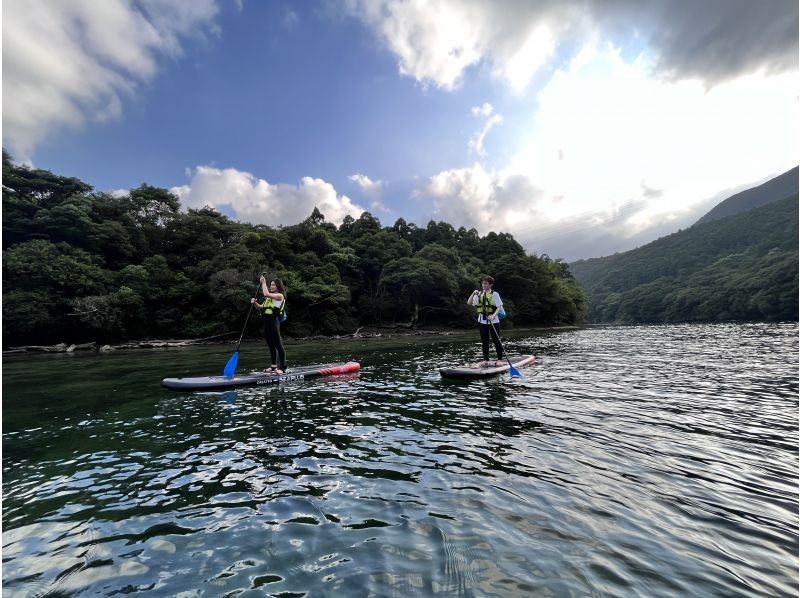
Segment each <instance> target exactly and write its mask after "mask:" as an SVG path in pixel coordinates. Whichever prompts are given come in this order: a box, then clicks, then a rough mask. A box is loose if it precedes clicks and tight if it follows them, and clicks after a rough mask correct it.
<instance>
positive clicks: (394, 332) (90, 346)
mask: <svg viewBox="0 0 800 598" xmlns="http://www.w3.org/2000/svg"><path fill="white" fill-rule="evenodd" d="M581 328H582V327H581V326H534V327H524V328H506V329H505V330H504V332H505V333H507V334H508V333H518V332H554V331H560V330H579V329H581ZM474 334H475V330H474V329H472V328H435V329H418V330H403V329H398V328H372V327H362V328H359V329H358V330H356V331H355V332H353V333H351V334H335V335H312V336H304V337H288V336H287V337H284V341H285V342H286V343H287V344H291V345H294V344H297V343H302V342H309V341H311V342H315V341H333V340H356V339H361V340H371V339H382V340H386V339H392V338H408V337H412V336H423V337H428V338H436V337H453V338H459V337H468V336H472V335H474ZM233 335H235V333H232V332H231V333H226V334H221V335H216V336H212V337H205V338H199V339H164V340H139V341H129V342H126V343H119V344H108V343H107V344H103V345H100V344H99V343H97V342H89V343H81V344H67V343H58V344H56V345H26V346H21V347H9V348H8V349H7V350H4V351H3V355H4V356H5V355H31V354H36V353H73V352H75V351H90V352H96V353H104V352H109V351H123V350H132V349H164V348H172V347H189V346H194V345H227V344H232V343H235V342H236V341H235V340H233V341H231V340H222V339H221V338H220V337H228V336H233ZM244 340H245V341H256V340H262V339H261V337H247V338H245V339H244Z"/></svg>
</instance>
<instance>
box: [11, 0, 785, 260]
mask: <svg viewBox="0 0 800 598" xmlns="http://www.w3.org/2000/svg"><path fill="white" fill-rule="evenodd" d="M2 40H3V43H2V53H3V60H2V113H3V121H2V136H3V147H4V148H5V149H6V150H7V151H8V152H10V153H11V155H12V157H13V158H14V160H15V161H17V162H20V163H24V164H28V165H30V166H32V167H35V168H44V169H47V170H51V171H53V172H54V173H56V174H59V175H63V176H75V177H78V178H80V179H81V180H83V181H85V182H86V183H89V184H90V185H92V186H93V187H94V188H95V189H96V190H98V191H108V192H113V193H124V192H125V191H127V190H130V189H132V188H135V187H138V186H139V185H141V184H142V183H147V184H149V185H155V186H157V187H163V188H166V189H170V190H172V191H173V192H174V193H176V194H177V195H178V197H179V198H180V200H181V205H182V207H183V209H189V208H200V207H203V206H206V205H208V206H211V207H213V208H215V209H217V210H219V211H220V212H222V213H225V214H227V215H229V216H231V217H232V218H234V219H236V220H239V221H242V222H250V223H254V224H267V225H270V226H278V225H291V224H295V223H297V222H300V221H301V220H303V219H305V218H307V217H308V216H309V215H310V214H311V212H312V211H313V209H314V207H318V208H319V209H320V211H321V212H322V213H323V214H324V216H325V218H326V220H327V221H328V222H333V223H335V224H339V223H340V222H341V221H342V219H343V218H344V217H345V216H346V215H351V216H353V217H355V218H357V217H358V216H359V215H360V214H361V213H363V212H364V211H367V212H370V213H371V214H372V215H373V216H375V217H377V218H378V219H379V220H380V221H381V223H382V224H383V225H384V226H391V225H392V224H394V222H395V221H396V220H397V219H398V218H403V219H405V220H406V221H407V222H414V223H416V224H417V225H418V226H422V227H424V226H425V225H426V224H427V223H428V221H429V220H431V219H433V220H436V221H442V220H443V221H446V222H449V223H450V224H452V225H453V226H455V227H460V226H464V227H466V228H468V229H469V228H475V229H477V230H478V232H479V233H480V234H481V235H485V234H487V233H488V232H489V231H496V232H509V233H511V234H512V235H514V237H515V238H516V239H517V240H518V241H519V242H520V243H521V244H522V245H523V246H524V247H525V249H526V250H527V251H528V252H529V253H531V254H536V255H542V254H547V255H549V256H550V257H552V258H554V259H555V258H561V259H563V260H565V261H574V260H576V259H582V258H591V257H599V256H604V255H610V254H612V253H615V252H619V251H625V250H628V249H632V248H634V247H637V246H640V245H643V244H645V243H647V242H649V241H652V240H654V239H656V238H658V237H661V236H664V235H666V234H670V233H672V232H675V231H677V230H678V229H680V228H686V227H688V226H690V225H691V224H692V223H694V222H695V221H696V220H697V219H698V218H700V217H701V216H702V215H703V214H704V213H705V212H707V211H708V210H709V209H711V208H712V207H713V206H714V205H716V204H717V203H718V202H720V201H722V200H723V199H725V198H726V197H728V196H730V195H732V194H733V193H736V192H738V191H741V190H743V189H745V188H748V187H751V186H754V185H756V184H759V183H761V182H763V181H765V180H768V179H770V178H772V177H774V176H777V175H779V174H781V173H783V172H785V171H787V170H789V169H790V168H792V167H794V166H795V165H797V164H798V161H800V154H799V153H798V149H799V147H798V139H800V126H799V125H800V110H799V107H800V106H799V101H798V92H799V91H800V85H798V84H799V83H800V73H799V72H798V3H797V1H796V0H766V1H763V2H754V1H752V0H540V1H535V0H492V1H491V2H490V1H488V0H440V1H428V2H425V1H421V0H407V1H404V0H396V1H389V0H324V1H317V2H311V1H300V0H297V1H288V0H286V1H282V0H271V1H266V0H238V1H236V0H185V1H182V0H136V1H134V0H103V1H102V2H97V1H95V0H69V1H57V0H5V1H4V2H3V3H2Z"/></svg>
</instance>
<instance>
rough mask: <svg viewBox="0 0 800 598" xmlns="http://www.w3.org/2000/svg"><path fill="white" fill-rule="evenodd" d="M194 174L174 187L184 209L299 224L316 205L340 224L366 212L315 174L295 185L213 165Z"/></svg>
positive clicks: (274, 223)
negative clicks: (223, 210) (229, 211)
mask: <svg viewBox="0 0 800 598" xmlns="http://www.w3.org/2000/svg"><path fill="white" fill-rule="evenodd" d="M191 177H192V179H191V181H190V183H189V184H188V185H183V186H180V187H174V188H172V189H171V191H172V192H173V193H175V194H176V195H177V196H178V197H179V198H180V200H181V204H182V205H183V206H184V207H185V208H202V207H204V206H210V207H212V208H215V209H220V208H221V207H224V206H230V207H231V209H232V210H233V211H234V213H235V217H236V219H237V220H240V221H243V222H250V223H252V224H267V225H270V226H277V225H289V224H296V223H297V222H300V221H302V220H305V219H306V218H308V217H309V216H310V215H311V212H312V211H313V210H314V208H315V207H316V208H319V211H320V212H322V214H323V215H324V216H325V220H326V221H327V222H333V223H335V224H339V223H341V221H342V220H343V219H344V217H345V216H346V215H348V214H349V215H350V216H352V217H353V218H358V216H360V215H361V213H362V212H363V211H364V210H363V208H361V207H360V206H358V205H357V204H354V203H353V202H352V201H351V200H350V198H349V197H347V196H346V195H339V194H337V193H336V189H334V187H333V185H331V184H330V183H327V182H325V181H324V180H322V179H316V178H312V177H303V178H302V179H301V181H300V184H299V185H296V186H295V185H287V184H283V183H279V184H275V185H271V184H270V183H268V182H267V181H265V180H263V179H258V178H256V177H254V176H253V175H252V174H250V173H249V172H243V171H241V170H236V169H234V168H225V169H220V168H214V167H211V166H198V167H197V168H195V169H194V171H193V172H192V173H191Z"/></svg>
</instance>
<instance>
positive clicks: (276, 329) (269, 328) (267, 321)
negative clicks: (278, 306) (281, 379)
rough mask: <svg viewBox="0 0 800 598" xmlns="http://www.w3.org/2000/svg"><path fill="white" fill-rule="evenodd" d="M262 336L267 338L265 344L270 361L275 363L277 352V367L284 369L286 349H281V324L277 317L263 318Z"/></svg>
mask: <svg viewBox="0 0 800 598" xmlns="http://www.w3.org/2000/svg"><path fill="white" fill-rule="evenodd" d="M264 338H265V339H267V346H268V347H269V357H270V359H271V360H272V361H270V363H271V364H272V365H275V357H276V354H277V357H278V359H280V363H279V364H278V367H279V368H280V369H282V370H284V371H286V351H284V350H283V341H282V340H281V324H280V322H278V318H269V317H265V318H264Z"/></svg>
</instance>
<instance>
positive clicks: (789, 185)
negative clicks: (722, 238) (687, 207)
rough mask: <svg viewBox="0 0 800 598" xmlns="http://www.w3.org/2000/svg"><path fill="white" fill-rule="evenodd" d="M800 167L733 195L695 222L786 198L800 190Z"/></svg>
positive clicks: (707, 220)
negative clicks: (799, 183)
mask: <svg viewBox="0 0 800 598" xmlns="http://www.w3.org/2000/svg"><path fill="white" fill-rule="evenodd" d="M797 176H798V167H797V166H795V167H794V168H792V169H791V170H789V171H787V172H784V173H783V174H782V175H780V176H777V177H775V178H774V179H770V180H769V181H767V182H766V183H763V184H761V185H759V186H758V187H753V188H751V189H747V190H745V191H742V192H741V193H737V194H736V195H731V196H730V197H729V198H728V199H726V200H725V201H722V202H720V203H718V204H717V205H716V206H714V208H713V209H711V210H710V211H709V212H708V213H707V214H706V215H705V216H703V217H702V218H700V220H698V221H697V222H696V223H695V224H696V225H697V224H704V223H706V222H711V221H712V220H719V219H720V218H725V217H726V216H733V215H734V214H741V213H742V212H747V211H748V210H752V209H753V208H758V207H761V206H764V205H767V204H768V203H771V202H773V201H778V200H780V199H785V198H787V197H789V196H791V195H795V194H796V193H797V192H798V181H797Z"/></svg>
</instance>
